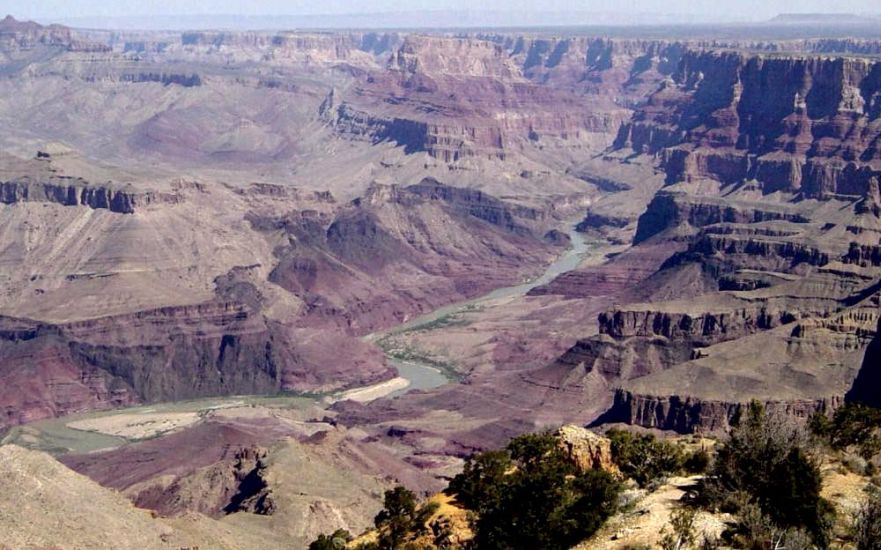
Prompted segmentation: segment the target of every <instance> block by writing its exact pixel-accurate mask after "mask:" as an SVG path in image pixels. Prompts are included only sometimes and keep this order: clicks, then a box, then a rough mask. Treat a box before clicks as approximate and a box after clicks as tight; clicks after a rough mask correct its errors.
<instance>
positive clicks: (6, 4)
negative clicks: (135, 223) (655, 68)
mask: <svg viewBox="0 0 881 550" xmlns="http://www.w3.org/2000/svg"><path fill="white" fill-rule="evenodd" d="M444 9H452V10H462V9H472V10H504V11H513V10H519V11H533V12H534V11H574V10H578V11H581V10H591V11H592V10H596V11H602V12H615V13H620V12H633V13H636V12H639V13H646V12H649V13H692V14H701V15H718V16H720V17H724V18H729V17H736V18H739V19H740V18H755V19H762V18H767V17H771V16H773V15H776V14H778V13H782V12H800V13H806V12H811V13H819V12H826V13H830V12H839V13H840V12H850V13H879V12H881V2H879V0H568V1H565V0H540V1H536V0H480V1H474V0H407V1H400V0H398V1H392V0H310V1H304V0H185V1H181V0H75V1H72V0H0V12H2V13H10V14H12V15H14V16H16V17H19V18H39V19H43V20H46V19H52V18H56V17H57V18H59V19H69V18H72V17H79V16H84V17H86V16H103V17H107V16H141V15H194V14H242V15H309V14H311V15H317V14H345V13H349V14H351V13H375V12H389V11H412V10H444Z"/></svg>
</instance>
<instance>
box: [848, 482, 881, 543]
mask: <svg viewBox="0 0 881 550" xmlns="http://www.w3.org/2000/svg"><path fill="white" fill-rule="evenodd" d="M853 538H854V544H855V545H856V550H879V549H881V495H878V494H877V493H874V494H871V495H869V498H868V499H867V500H866V502H865V503H864V504H863V505H862V507H860V510H859V512H857V515H856V518H855V521H854V525H853Z"/></svg>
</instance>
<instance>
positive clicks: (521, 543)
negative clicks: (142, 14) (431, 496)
mask: <svg viewBox="0 0 881 550" xmlns="http://www.w3.org/2000/svg"><path fill="white" fill-rule="evenodd" d="M450 490H451V491H453V492H455V493H456V498H457V499H458V500H459V501H460V502H461V503H462V504H463V505H465V506H466V507H467V508H469V509H470V510H473V511H474V512H476V514H475V515H476V520H475V525H474V527H475V546H476V547H477V548H488V549H494V548H508V549H513V550H517V549H523V550H526V549H530V550H531V549H536V548H541V549H546V550H556V549H561V550H562V549H565V548H570V547H571V546H573V545H574V544H577V543H578V542H580V541H582V540H584V539H585V538H587V537H589V536H590V535H592V534H593V533H595V532H596V531H597V530H599V528H600V527H601V526H602V525H603V523H604V522H605V521H606V519H608V517H609V516H611V515H612V514H614V513H615V511H616V510H617V505H618V497H619V494H620V491H621V486H620V483H619V482H618V481H617V480H615V478H614V477H613V476H611V475H610V474H608V473H607V472H604V471H600V470H592V471H588V472H584V473H579V472H578V471H577V470H576V469H575V467H574V466H573V465H572V464H571V462H570V461H569V460H567V457H566V455H565V454H564V453H563V451H562V450H561V449H560V447H559V444H558V442H557V440H556V438H554V437H553V436H552V435H550V434H527V435H523V436H520V437H517V438H515V439H513V440H512V441H511V442H510V443H509V444H508V446H507V448H506V449H505V450H504V451H490V452H488V453H481V454H479V455H476V456H475V457H472V458H471V459H469V460H468V462H467V463H466V465H465V469H464V470H463V472H462V473H461V474H459V475H458V476H456V478H455V479H454V480H453V481H452V482H451V483H450Z"/></svg>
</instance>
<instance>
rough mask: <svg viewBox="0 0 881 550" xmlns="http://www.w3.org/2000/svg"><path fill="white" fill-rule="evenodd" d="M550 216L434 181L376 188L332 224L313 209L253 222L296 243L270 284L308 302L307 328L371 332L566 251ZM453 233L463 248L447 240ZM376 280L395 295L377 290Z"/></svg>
mask: <svg viewBox="0 0 881 550" xmlns="http://www.w3.org/2000/svg"><path fill="white" fill-rule="evenodd" d="M547 218H548V214H547V212H544V211H541V210H539V209H536V208H530V207H524V206H520V205H515V204H509V203H507V202H505V201H501V200H499V199H497V198H495V197H492V196H490V195H488V194H486V193H483V192H481V191H478V190H473V189H466V188H457V187H451V186H447V185H444V184H442V183H440V182H438V181H437V180H434V179H424V180H422V181H421V182H419V183H418V184H415V185H411V186H406V187H404V186H396V185H392V186H384V185H373V186H371V187H370V188H369V189H368V190H367V191H366V192H365V193H364V195H363V196H362V197H359V198H357V199H355V200H354V201H352V202H351V203H350V204H349V205H348V206H346V207H345V208H342V209H340V210H339V211H337V212H335V213H334V215H333V216H332V217H331V216H321V215H317V214H310V213H306V212H303V213H293V214H291V215H289V216H287V217H285V218H284V219H282V220H267V219H260V218H256V217H253V218H252V220H251V223H252V225H253V226H254V227H255V228H258V229H260V230H263V231H269V232H273V231H280V232H282V233H283V235H284V237H283V239H284V240H286V242H287V243H288V244H286V245H283V246H280V247H278V248H277V249H276V250H275V255H276V256H277V257H278V258H279V262H278V265H277V266H276V267H275V269H273V271H272V273H271V274H270V280H271V281H273V282H275V283H277V284H279V285H280V286H282V287H283V288H285V289H287V290H289V291H290V292H293V293H295V294H296V295H297V296H299V297H301V298H302V299H303V300H304V302H305V308H306V309H305V315H304V317H303V319H302V320H301V321H300V323H301V324H303V325H304V326H311V327H314V326H326V325H327V326H337V327H339V328H343V329H344V330H346V331H347V332H352V333H355V334H364V333H366V332H370V331H372V330H376V329H378V328H384V327H387V326H391V325H393V324H394V323H397V322H402V321H404V320H406V319H407V318H408V317H409V316H410V315H412V314H414V313H418V312H422V311H425V310H427V309H428V308H430V307H439V306H441V305H444V304H447V303H450V302H451V301H454V300H456V299H462V298H467V297H471V296H475V295H478V294H479V293H481V292H484V291H488V290H490V289H492V288H495V287H496V286H503V285H504V283H503V282H502V281H509V280H517V278H516V277H517V276H516V275H515V274H516V273H520V272H521V270H522V269H523V267H524V266H525V265H528V263H529V262H531V261H534V259H537V258H538V257H549V253H552V250H553V249H554V248H556V247H558V246H560V244H557V243H556V242H548V241H547V240H545V239H543V238H542V235H544V234H545V233H546V229H545V228H546V226H547V224H548V221H549V220H548V219H547ZM451 234H456V235H457V238H456V239H455V240H456V241H457V242H456V243H455V244H453V239H450V240H449V241H445V240H443V239H441V238H439V236H441V235H451ZM463 235H466V236H467V237H462V236H463ZM529 258H533V260H528V259H529ZM524 260H527V261H526V262H525V263H524ZM478 272H480V273H482V275H480V276H476V273H478ZM375 278H383V279H384V280H386V281H387V283H388V288H389V289H390V290H389V291H382V290H380V289H378V288H376V286H375V285H374V284H373V283H372V282H371V280H373V279H375ZM328 324H330V325H328Z"/></svg>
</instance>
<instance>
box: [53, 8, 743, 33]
mask: <svg viewBox="0 0 881 550" xmlns="http://www.w3.org/2000/svg"><path fill="white" fill-rule="evenodd" d="M746 21H747V19H746V18H740V19H738V18H727V19H724V20H723V19H720V18H719V17H718V16H708V15H703V14H658V13H641V14H621V13H602V12H599V13H598V12H592V11H571V12H570V11H566V12H552V11H548V12H517V11H490V10H436V11H400V12H381V13H353V14H328V15H237V14H205V15H157V16H117V17H73V18H63V19H60V20H48V19H45V18H43V19H41V20H40V22H42V23H63V24H66V25H69V26H72V27H79V28H99V29H138V30H194V29H228V30H257V29H261V30H263V29H265V30H278V29H304V28H308V29H341V28H370V29H389V28H392V29H394V28H397V29H404V28H406V29H417V28H476V27H482V28H486V27H555V26H567V27H571V26H597V25H659V24H660V25H669V24H695V23H711V22H712V23H719V22H723V23H736V22H746Z"/></svg>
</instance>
